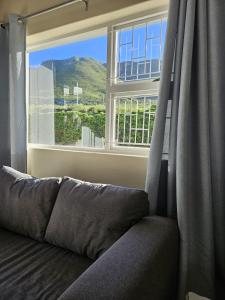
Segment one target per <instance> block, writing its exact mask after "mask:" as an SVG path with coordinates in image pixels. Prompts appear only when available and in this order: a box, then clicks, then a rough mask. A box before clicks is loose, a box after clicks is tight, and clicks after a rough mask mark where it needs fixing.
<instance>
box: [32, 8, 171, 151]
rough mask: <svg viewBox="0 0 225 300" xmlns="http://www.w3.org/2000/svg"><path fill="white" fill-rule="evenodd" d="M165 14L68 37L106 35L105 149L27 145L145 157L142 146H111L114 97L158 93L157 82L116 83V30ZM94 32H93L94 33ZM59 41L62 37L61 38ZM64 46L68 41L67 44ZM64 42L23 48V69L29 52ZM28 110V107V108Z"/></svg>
mask: <svg viewBox="0 0 225 300" xmlns="http://www.w3.org/2000/svg"><path fill="white" fill-rule="evenodd" d="M167 13H168V12H167V11H162V12H157V13H155V14H152V13H151V11H147V12H146V14H145V16H140V14H138V15H131V16H129V18H122V19H119V20H116V21H114V22H111V23H109V24H102V25H99V26H97V27H95V30H93V31H88V32H87V31H85V30H84V31H83V32H79V34H78V35H73V36H71V37H70V42H75V41H76V40H77V41H78V40H82V39H86V38H87V37H88V36H89V34H91V33H93V34H95V35H96V34H99V33H100V32H101V31H103V30H106V32H107V80H106V101H105V105H106V123H105V147H104V148H92V147H77V146H66V145H47V144H44V145H43V144H31V143H29V144H28V146H29V147H31V148H37V149H64V150H73V151H84V152H100V153H115V154H124V155H126V154H127V155H135V156H147V155H148V152H149V148H146V147H132V146H119V145H115V99H116V97H118V96H128V97H129V96H145V95H146V96H147V95H148V96H149V95H152V96H157V95H158V93H159V82H153V81H152V80H151V79H150V80H138V81H136V82H135V81H133V82H126V83H120V82H119V83H116V68H115V66H116V63H115V62H116V57H117V56H116V54H117V53H116V52H117V45H116V40H117V38H116V30H118V29H122V28H126V27H128V26H132V25H136V24H141V23H143V24H144V23H146V22H151V21H155V20H160V19H163V18H167ZM94 32H95V33H94ZM62 40H63V37H62ZM67 43H68V42H67ZM67 43H65V42H62V43H60V40H57V41H56V43H55V44H54V43H53V42H52V41H51V46H48V47H39V46H37V47H32V49H31V50H29V48H28V49H27V53H28V59H27V67H28V68H29V53H31V52H35V51H37V50H43V49H46V48H49V47H54V46H59V45H65V44H67ZM28 82H29V70H28V72H27V83H28ZM27 95H28V101H27V103H29V85H28V84H27ZM28 109H29V108H28Z"/></svg>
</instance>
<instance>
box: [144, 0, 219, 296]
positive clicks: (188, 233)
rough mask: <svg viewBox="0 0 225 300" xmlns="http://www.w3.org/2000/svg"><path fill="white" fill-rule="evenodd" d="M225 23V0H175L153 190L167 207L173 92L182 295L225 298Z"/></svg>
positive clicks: (174, 207)
mask: <svg viewBox="0 0 225 300" xmlns="http://www.w3.org/2000/svg"><path fill="white" fill-rule="evenodd" d="M224 30H225V1H224V0H201V1H200V0H182V1H181V0H180V1H179V0H171V1H170V9H169V17H168V32H167V39H166V47H165V53H164V62H163V70H162V76H161V87H160V97H159V98H160V99H159V106H158V110H157V116H156V120H155V127H154V132H153V137H152V144H151V147H150V155H149V163H148V173H147V179H146V189H147V191H148V193H149V200H150V207H151V213H152V214H159V213H160V212H159V210H158V207H160V205H159V203H158V202H159V201H160V200H159V197H158V194H159V191H160V189H161V183H160V172H161V166H162V153H163V144H164V141H165V138H164V136H165V131H166V130H167V129H166V122H165V119H166V114H167V109H168V103H169V100H170V99H172V117H171V122H170V137H169V153H168V169H167V173H168V174H167V178H168V180H167V201H166V204H165V212H166V215H167V216H169V217H177V220H178V226H179V230H180V243H181V244H180V273H179V291H178V299H179V300H183V299H185V295H186V294H187V293H188V292H190V291H192V292H195V293H197V294H199V295H201V296H204V297H207V298H209V299H225V293H224V285H225V284H224V283H225V82H224V81H225V34H224ZM173 63H174V64H173ZM171 87H172V96H171V93H170V90H171Z"/></svg>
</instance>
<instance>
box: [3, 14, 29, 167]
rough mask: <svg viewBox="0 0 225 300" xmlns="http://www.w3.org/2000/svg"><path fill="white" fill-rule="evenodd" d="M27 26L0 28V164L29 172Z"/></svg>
mask: <svg viewBox="0 0 225 300" xmlns="http://www.w3.org/2000/svg"><path fill="white" fill-rule="evenodd" d="M25 63H26V24H25V23H24V22H19V21H18V16H16V15H9V23H8V24H7V25H6V26H5V28H1V29H0V65H1V68H0V141H1V143H0V164H1V165H3V164H5V165H10V166H12V167H14V168H16V169H17V170H20V171H26V164H27V154H26V153H27V150H26V142H27V140H26V87H25V83H26V74H25V72H26V67H25Z"/></svg>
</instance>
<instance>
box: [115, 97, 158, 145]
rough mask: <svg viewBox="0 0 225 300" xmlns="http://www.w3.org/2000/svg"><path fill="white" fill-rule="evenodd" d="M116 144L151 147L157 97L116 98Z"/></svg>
mask: <svg viewBox="0 0 225 300" xmlns="http://www.w3.org/2000/svg"><path fill="white" fill-rule="evenodd" d="M115 102H116V103H115V106H116V120H115V126H116V128H115V144H116V145H118V146H119V145H120V146H132V147H138V146H139V147H140V146H141V147H149V145H150V143H151V138H152V131H153V124H154V120H155V114H156V107H157V97H155V96H154V97H153V96H132V97H119V98H116V100H115Z"/></svg>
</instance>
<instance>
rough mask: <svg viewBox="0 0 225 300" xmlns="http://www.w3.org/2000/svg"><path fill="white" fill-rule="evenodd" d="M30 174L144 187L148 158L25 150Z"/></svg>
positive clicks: (49, 150) (66, 151) (50, 150)
mask: <svg viewBox="0 0 225 300" xmlns="http://www.w3.org/2000/svg"><path fill="white" fill-rule="evenodd" d="M28 157H29V161H28V168H29V170H28V171H29V173H31V174H32V175H33V176H37V177H47V176H64V175H66V176H71V177H74V178H78V179H82V180H87V181H91V182H102V183H112V184H117V185H124V186H129V187H137V188H140V189H143V188H144V184H145V175H146V166H147V158H146V157H142V156H128V155H118V154H103V153H96V152H92V153H91V152H80V151H69V150H53V149H37V148H33V149H32V148H31V149H29V150H28Z"/></svg>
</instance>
